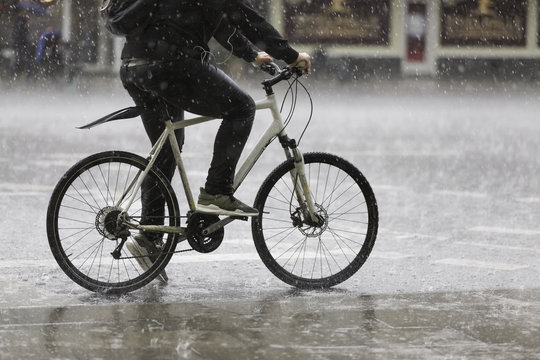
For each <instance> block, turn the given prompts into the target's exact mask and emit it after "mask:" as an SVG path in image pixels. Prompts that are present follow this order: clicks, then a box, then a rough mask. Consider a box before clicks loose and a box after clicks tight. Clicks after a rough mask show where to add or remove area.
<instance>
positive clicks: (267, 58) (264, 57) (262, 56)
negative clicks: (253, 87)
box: [251, 51, 274, 67]
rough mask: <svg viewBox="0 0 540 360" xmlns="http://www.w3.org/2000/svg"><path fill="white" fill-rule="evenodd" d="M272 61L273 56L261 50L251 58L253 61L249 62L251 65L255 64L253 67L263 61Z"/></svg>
mask: <svg viewBox="0 0 540 360" xmlns="http://www.w3.org/2000/svg"><path fill="white" fill-rule="evenodd" d="M272 61H274V58H273V57H271V56H270V55H268V54H267V53H265V52H264V51H261V52H259V53H257V57H256V58H255V60H253V62H252V63H251V64H252V65H253V66H255V67H259V66H261V65H262V64H264V63H269V62H272Z"/></svg>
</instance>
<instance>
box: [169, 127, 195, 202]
mask: <svg viewBox="0 0 540 360" xmlns="http://www.w3.org/2000/svg"><path fill="white" fill-rule="evenodd" d="M165 125H166V126H167V131H168V133H169V142H170V146H171V148H172V151H173V154H174V159H175V160H176V166H177V167H178V172H179V173H180V179H181V180H182V186H183V187H184V192H185V194H186V199H187V202H188V204H189V208H190V210H192V211H195V210H196V205H195V200H194V199H193V194H192V192H191V187H190V186H189V180H188V177H187V173H186V170H185V168H184V162H183V161H182V156H181V154H180V147H179V145H178V141H177V140H176V136H175V133H174V127H173V123H172V121H170V120H168V121H166V122H165Z"/></svg>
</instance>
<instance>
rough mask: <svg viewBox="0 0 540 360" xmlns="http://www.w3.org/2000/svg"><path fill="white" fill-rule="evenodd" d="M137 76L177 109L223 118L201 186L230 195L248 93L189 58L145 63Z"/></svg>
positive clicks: (245, 127) (246, 128)
mask: <svg viewBox="0 0 540 360" xmlns="http://www.w3.org/2000/svg"><path fill="white" fill-rule="evenodd" d="M137 79H138V80H139V81H140V85H139V86H140V87H144V88H145V89H148V90H149V91H151V92H152V93H154V94H158V95H159V96H161V97H162V98H164V99H165V100H166V101H167V102H168V103H171V104H174V105H176V106H178V107H179V108H182V109H184V110H186V111H190V112H193V113H196V114H201V115H206V116H214V117H221V118H223V122H222V124H221V127H220V129H219V131H218V134H217V136H216V140H215V143H214V156H213V158H212V163H211V166H210V169H209V172H208V178H207V182H206V186H205V188H206V191H207V192H208V193H209V194H211V195H227V196H228V195H232V193H233V192H234V189H233V180H234V174H235V171H236V165H237V163H238V160H239V158H240V155H241V153H242V150H243V148H244V146H245V143H246V141H247V138H248V136H249V133H250V131H251V127H252V124H253V118H254V115H255V102H254V101H253V99H252V98H251V96H249V95H248V94H247V93H246V92H244V91H243V90H242V89H241V88H240V87H239V86H238V85H237V84H236V83H235V82H234V81H232V80H231V79H230V78H229V77H228V76H227V75H225V73H223V72H222V71H221V70H219V69H217V68H216V67H215V66H213V65H210V64H206V63H201V61H200V60H193V59H189V58H188V59H182V60H181V61H177V62H171V63H167V62H163V63H158V64H152V65H149V66H146V67H145V69H144V72H141V74H140V77H138V78H137ZM237 203H238V202H237ZM250 209H251V208H250ZM253 210H254V209H251V211H252V212H253Z"/></svg>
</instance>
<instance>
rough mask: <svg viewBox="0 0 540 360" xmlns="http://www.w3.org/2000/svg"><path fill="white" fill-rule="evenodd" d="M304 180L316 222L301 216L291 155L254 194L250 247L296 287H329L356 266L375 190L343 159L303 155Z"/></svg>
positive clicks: (368, 244) (373, 217)
mask: <svg viewBox="0 0 540 360" xmlns="http://www.w3.org/2000/svg"><path fill="white" fill-rule="evenodd" d="M304 163H305V172H306V179H307V181H308V185H309V190H310V192H311V196H312V198H313V202H314V204H315V209H316V212H317V217H318V219H319V221H318V222H317V223H314V222H313V221H310V220H309V219H307V218H306V216H305V214H306V211H305V210H306V209H303V208H302V207H301V206H300V204H299V203H298V201H297V200H296V195H295V192H294V181H299V180H295V179H294V177H291V171H293V170H294V163H293V160H292V159H291V160H288V161H285V162H284V163H282V164H281V165H280V166H278V167H277V168H276V169H275V170H274V171H272V173H271V174H270V175H269V176H268V177H267V178H266V180H265V181H264V183H263V185H262V186H261V188H260V189H259V192H258V193H257V196H256V198H255V208H257V210H258V211H259V215H258V216H257V217H254V218H253V220H252V233H253V239H254V241H255V247H256V248H257V251H258V253H259V255H260V257H261V259H262V261H263V262H264V264H265V265H266V267H267V268H268V269H269V270H270V271H271V272H272V273H273V274H274V275H275V276H277V277H278V278H279V279H281V280H283V281H284V282H286V283H288V284H290V285H292V286H296V287H299V288H328V287H331V286H334V285H336V284H339V283H341V282H343V281H345V280H346V279H348V278H349V277H351V276H352V275H353V274H354V273H356V272H357V271H358V269H360V267H361V266H362V265H363V264H364V262H365V261H366V259H367V258H368V256H369V254H370V252H371V250H372V248H373V245H374V243H375V238H376V237H377V228H378V211H377V202H376V200H375V195H374V194H373V191H372V189H371V187H370V185H369V183H368V181H367V180H366V178H365V177H364V176H363V175H362V173H361V172H360V171H359V170H358V169H357V168H356V167H354V166H353V165H352V164H351V163H349V162H347V161H345V160H343V159H342V158H340V157H338V156H335V155H331V154H326V153H307V154H304Z"/></svg>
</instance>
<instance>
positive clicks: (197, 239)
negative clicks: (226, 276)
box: [186, 213, 225, 253]
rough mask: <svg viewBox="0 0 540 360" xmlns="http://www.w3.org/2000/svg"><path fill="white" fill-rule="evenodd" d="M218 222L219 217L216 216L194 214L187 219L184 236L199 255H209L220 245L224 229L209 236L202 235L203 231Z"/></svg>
mask: <svg viewBox="0 0 540 360" xmlns="http://www.w3.org/2000/svg"><path fill="white" fill-rule="evenodd" d="M218 221H219V217H218V216H217V215H207V214H200V213H194V214H192V215H191V216H190V217H189V219H188V222H187V229H186V236H187V240H188V242H189V245H191V247H192V248H193V250H195V251H198V252H200V253H209V252H212V251H214V250H216V249H217V248H218V247H219V246H220V245H221V242H222V241H223V236H224V235H225V229H223V228H220V229H218V230H216V231H214V232H213V233H211V234H208V235H204V234H203V230H204V229H206V228H207V227H208V226H210V225H212V224H214V223H216V222H218Z"/></svg>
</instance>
